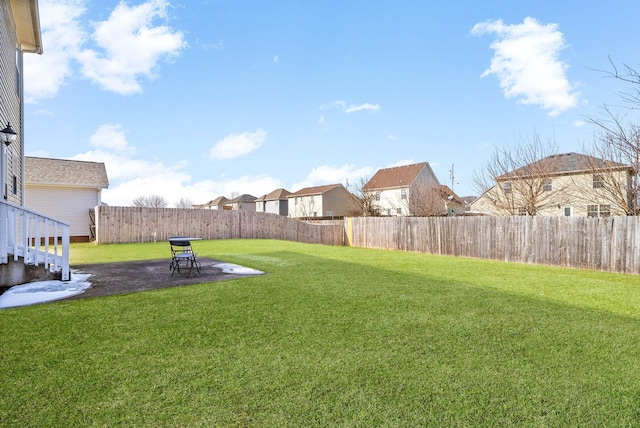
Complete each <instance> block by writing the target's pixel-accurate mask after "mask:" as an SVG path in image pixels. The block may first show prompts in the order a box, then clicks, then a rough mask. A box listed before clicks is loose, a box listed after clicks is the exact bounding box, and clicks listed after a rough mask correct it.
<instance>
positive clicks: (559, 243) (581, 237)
mask: <svg viewBox="0 0 640 428" xmlns="http://www.w3.org/2000/svg"><path fill="white" fill-rule="evenodd" d="M345 227H346V240H347V242H346V245H350V246H354V247H366V248H381V249H388V250H402V251H416V252H422V253H431V254H442V255H451V256H463V257H475V258H482V259H493V260H503V261H508V262H520V263H532V264H543V265H553V266H564V267H574V268H585V269H594V270H603V271H611V272H620V273H640V217H610V218H597V217H525V216H520V217H426V218H425V217H393V218H390V217H356V218H348V219H345Z"/></svg>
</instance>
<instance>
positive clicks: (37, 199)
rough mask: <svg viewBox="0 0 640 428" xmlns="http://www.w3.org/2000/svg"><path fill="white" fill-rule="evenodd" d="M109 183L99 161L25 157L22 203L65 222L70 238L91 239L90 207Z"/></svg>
mask: <svg viewBox="0 0 640 428" xmlns="http://www.w3.org/2000/svg"><path fill="white" fill-rule="evenodd" d="M108 187H109V179H108V178H107V170H106V168H105V165H104V163H102V162H85V161H76V160H67V159H50V158H38V157H30V156H26V157H25V207H27V208H29V209H31V210H33V211H36V212H39V213H42V214H45V215H47V216H51V217H55V218H58V219H60V220H62V221H64V222H66V223H68V224H69V225H70V226H71V240H72V241H76V242H79V241H85V242H86V241H90V240H92V237H93V230H92V224H91V221H90V217H89V211H90V210H92V209H94V208H95V207H96V206H98V205H100V204H101V203H102V199H101V198H102V190H103V189H106V188H108Z"/></svg>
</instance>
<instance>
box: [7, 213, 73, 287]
mask: <svg viewBox="0 0 640 428" xmlns="http://www.w3.org/2000/svg"><path fill="white" fill-rule="evenodd" d="M0 222H1V223H0V263H1V264H6V263H9V256H13V260H14V261H18V260H19V259H20V257H22V259H23V262H24V264H25V265H34V266H40V265H43V266H44V268H45V269H49V270H50V271H51V272H61V273H62V280H63V281H69V280H70V279H71V275H70V271H69V238H70V229H71V227H70V226H69V225H68V224H67V223H64V222H61V221H58V220H55V219H52V218H50V217H47V216H45V215H42V214H39V213H37V212H35V211H31V210H28V209H26V208H24V207H21V206H19V205H15V204H12V203H11V202H7V201H0ZM3 223H4V224H5V225H6V227H3V226H2V224H3ZM2 235H4V236H2Z"/></svg>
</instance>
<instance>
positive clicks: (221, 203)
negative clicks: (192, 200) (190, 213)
mask: <svg viewBox="0 0 640 428" xmlns="http://www.w3.org/2000/svg"><path fill="white" fill-rule="evenodd" d="M228 202H229V199H227V198H225V197H224V196H218V197H217V198H215V199H212V200H211V201H209V202H207V203H206V204H202V205H194V206H193V208H198V209H205V210H223V209H225V205H226V204H227V203H228Z"/></svg>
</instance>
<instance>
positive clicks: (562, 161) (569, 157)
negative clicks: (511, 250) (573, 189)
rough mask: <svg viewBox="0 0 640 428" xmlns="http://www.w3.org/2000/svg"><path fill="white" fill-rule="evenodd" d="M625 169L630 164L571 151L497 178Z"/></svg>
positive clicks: (543, 159)
mask: <svg viewBox="0 0 640 428" xmlns="http://www.w3.org/2000/svg"><path fill="white" fill-rule="evenodd" d="M625 169H631V166H630V165H625V164H622V163H618V162H612V161H606V160H604V159H600V158H596V157H593V156H587V155H583V154H581V153H573V152H571V153H561V154H557V155H551V156H547V157H546V158H542V159H540V160H539V161H536V162H532V163H531V164H529V165H527V166H524V167H522V168H519V169H516V170H514V171H512V172H510V173H507V174H503V175H501V176H500V177H497V179H498V180H504V179H508V178H510V177H528V176H535V175H538V174H542V173H544V174H545V175H563V174H568V173H577V172H583V171H597V170H603V171H604V170H625Z"/></svg>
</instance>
